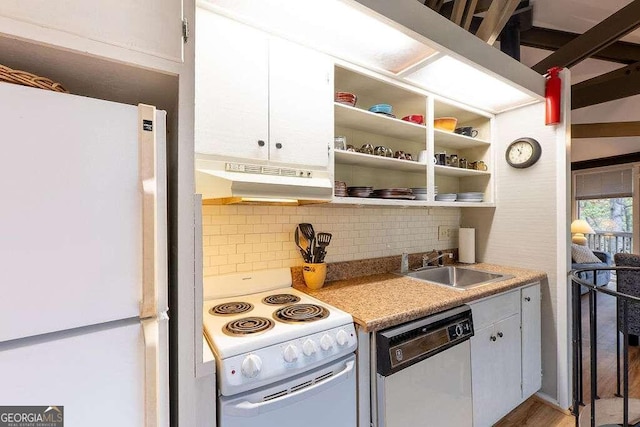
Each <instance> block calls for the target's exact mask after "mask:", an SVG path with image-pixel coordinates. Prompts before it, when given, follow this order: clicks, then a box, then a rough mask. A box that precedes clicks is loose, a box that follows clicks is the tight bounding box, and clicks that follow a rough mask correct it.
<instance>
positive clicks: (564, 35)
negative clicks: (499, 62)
mask: <svg viewBox="0 0 640 427" xmlns="http://www.w3.org/2000/svg"><path fill="white" fill-rule="evenodd" d="M578 36H580V34H576V33H570V32H567V31H560V30H552V29H550V28H542V27H531V28H530V29H528V30H523V31H522V32H521V33H520V44H522V45H523V46H529V47H535V48H537V49H545V50H558V49H560V48H561V47H562V46H564V45H566V44H567V43H569V42H570V41H572V40H573V39H575V38H576V37H578ZM591 57H592V58H594V59H601V60H603V61H610V62H618V63H621V64H627V65H628V64H633V63H635V62H636V61H638V60H639V59H640V44H635V43H628V42H620V41H618V42H615V43H613V44H611V45H609V46H607V47H605V48H604V49H602V50H601V51H599V52H598V53H596V54H594V55H592V56H591Z"/></svg>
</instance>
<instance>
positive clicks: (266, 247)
mask: <svg viewBox="0 0 640 427" xmlns="http://www.w3.org/2000/svg"><path fill="white" fill-rule="evenodd" d="M202 222H203V227H202V228H203V251H204V256H203V264H204V275H205V276H211V275H217V274H225V273H232V272H236V271H254V270H260V269H265V268H281V267H292V266H299V265H302V257H301V255H300V253H299V252H298V250H297V248H296V246H295V243H294V237H293V233H294V230H295V228H296V226H297V225H298V224H299V223H302V222H308V223H311V224H312V225H313V227H314V229H315V231H316V233H318V232H321V231H324V232H329V233H332V234H333V237H332V239H331V244H330V246H329V247H328V248H327V258H326V261H327V262H337V261H350V260H357V259H367V258H377V257H383V256H389V255H399V254H401V253H402V252H409V253H414V252H424V251H428V250H431V249H449V248H455V247H457V246H458V244H457V239H456V238H454V237H451V238H449V239H447V240H438V226H439V225H446V226H449V227H451V228H458V227H459V226H460V209H458V208H430V209H426V208H407V209H402V208H357V207H335V206H329V205H325V206H322V205H319V206H297V207H294V206H291V207H284V206H213V205H204V206H203V208H202Z"/></svg>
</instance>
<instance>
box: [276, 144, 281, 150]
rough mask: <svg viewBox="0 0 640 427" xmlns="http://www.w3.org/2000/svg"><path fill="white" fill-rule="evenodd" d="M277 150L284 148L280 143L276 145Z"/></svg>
mask: <svg viewBox="0 0 640 427" xmlns="http://www.w3.org/2000/svg"><path fill="white" fill-rule="evenodd" d="M276 148H277V149H278V150H279V149H281V148H282V144H280V143H279V142H277V143H276Z"/></svg>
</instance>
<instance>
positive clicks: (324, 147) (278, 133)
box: [269, 38, 333, 167]
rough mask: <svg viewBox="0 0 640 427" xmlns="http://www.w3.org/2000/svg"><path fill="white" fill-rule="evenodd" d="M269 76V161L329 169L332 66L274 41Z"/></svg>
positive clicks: (318, 55)
mask: <svg viewBox="0 0 640 427" xmlns="http://www.w3.org/2000/svg"><path fill="white" fill-rule="evenodd" d="M269 73H270V74H269V78H270V93H269V112H270V128H269V131H270V141H271V145H270V154H271V157H270V159H271V160H272V161H276V162H284V163H293V164H302V165H311V166H321V167H326V166H327V165H328V162H329V153H328V146H329V144H332V143H333V64H332V62H331V60H330V59H329V57H327V56H326V55H324V54H321V53H319V52H315V51H312V50H310V49H307V48H304V47H302V46H299V45H296V44H293V43H290V42H288V41H285V40H281V39H276V38H273V39H272V40H271V44H270V51H269ZM278 147H280V148H278Z"/></svg>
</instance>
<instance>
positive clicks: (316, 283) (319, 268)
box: [302, 262, 327, 289]
mask: <svg viewBox="0 0 640 427" xmlns="http://www.w3.org/2000/svg"><path fill="white" fill-rule="evenodd" d="M302 276H303V277H304V282H305V283H306V284H307V287H308V288H309V289H320V288H321V287H322V286H323V285H324V279H326V278H327V264H325V263H320V264H312V263H308V262H305V263H304V265H303V267H302Z"/></svg>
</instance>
